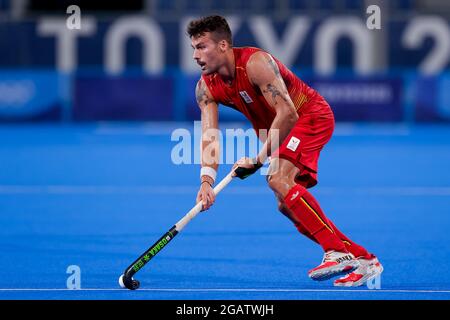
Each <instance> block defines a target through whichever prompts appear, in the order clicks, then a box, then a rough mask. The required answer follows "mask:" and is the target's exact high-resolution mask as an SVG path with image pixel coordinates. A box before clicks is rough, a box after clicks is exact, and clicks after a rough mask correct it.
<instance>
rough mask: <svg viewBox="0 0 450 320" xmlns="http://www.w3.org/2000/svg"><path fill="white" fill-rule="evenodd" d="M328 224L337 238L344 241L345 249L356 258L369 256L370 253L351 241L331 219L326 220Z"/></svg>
mask: <svg viewBox="0 0 450 320" xmlns="http://www.w3.org/2000/svg"><path fill="white" fill-rule="evenodd" d="M328 223H329V226H330V227H331V228H332V229H333V230H334V232H335V233H336V235H337V236H338V237H339V239H341V240H342V242H344V244H345V247H346V248H347V250H348V251H349V252H350V253H351V254H353V255H354V256H355V257H356V258H358V257H367V258H368V257H371V256H372V255H371V254H370V253H369V252H368V251H367V250H366V249H365V248H364V247H362V246H360V245H359V244H357V243H355V242H353V241H352V240H350V239H349V238H347V236H346V235H345V234H343V233H342V232H341V231H340V230H339V229H338V228H337V227H336V226H335V225H334V224H333V222H332V221H331V220H328Z"/></svg>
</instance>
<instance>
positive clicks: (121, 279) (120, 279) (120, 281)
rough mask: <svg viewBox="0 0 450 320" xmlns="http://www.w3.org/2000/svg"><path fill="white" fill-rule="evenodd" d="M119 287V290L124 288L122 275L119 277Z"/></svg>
mask: <svg viewBox="0 0 450 320" xmlns="http://www.w3.org/2000/svg"><path fill="white" fill-rule="evenodd" d="M119 286H120V287H121V288H125V284H124V283H123V274H122V275H121V276H120V277H119Z"/></svg>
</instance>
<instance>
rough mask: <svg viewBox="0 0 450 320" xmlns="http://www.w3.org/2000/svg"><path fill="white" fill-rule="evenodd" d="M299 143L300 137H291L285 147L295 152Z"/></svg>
mask: <svg viewBox="0 0 450 320" xmlns="http://www.w3.org/2000/svg"><path fill="white" fill-rule="evenodd" d="M299 144H300V139H298V138H296V137H291V140H289V143H288V145H287V147H286V148H288V149H289V150H292V151H294V152H295V150H297V148H298V145H299Z"/></svg>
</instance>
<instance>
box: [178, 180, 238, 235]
mask: <svg viewBox="0 0 450 320" xmlns="http://www.w3.org/2000/svg"><path fill="white" fill-rule="evenodd" d="M232 179H233V171H232V172H230V173H229V174H228V175H227V176H226V177H225V178H223V179H222V181H220V182H219V184H217V185H216V186H215V187H214V194H215V195H216V196H217V195H218V194H219V192H220V191H222V189H223V188H225V187H226V186H227V184H229V183H230V182H231V180H232ZM201 210H202V202H201V201H200V202H199V203H197V204H196V205H195V206H194V207H193V208H192V209H191V210H190V211H189V212H188V213H187V214H186V215H185V216H184V217H183V218H181V220H180V221H178V222H177V223H176V224H175V228H176V229H177V231H178V232H180V231H181V230H182V229H183V228H184V227H185V226H186V225H187V224H188V223H189V221H191V220H192V219H193V218H194V217H195V216H196V215H197V214H198V213H199V212H200V211H201Z"/></svg>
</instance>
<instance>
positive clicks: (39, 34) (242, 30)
mask: <svg viewBox="0 0 450 320" xmlns="http://www.w3.org/2000/svg"><path fill="white" fill-rule="evenodd" d="M70 5H78V6H79V8H80V10H81V15H80V17H81V20H80V21H81V23H80V28H79V29H70V28H69V27H68V25H67V23H68V19H70V17H71V16H72V12H69V13H67V12H66V11H67V8H68V7H69V6H70ZM371 5H377V6H378V7H379V8H380V11H379V12H378V13H379V15H378V16H377V11H376V10H375V11H373V10H371V9H369V8H370V6H371ZM213 13H219V14H222V15H225V16H226V17H227V18H229V22H230V25H231V28H232V30H233V33H234V45H235V46H257V47H261V48H263V49H265V50H268V51H269V52H270V53H272V54H273V55H274V56H276V57H277V58H279V59H280V60H281V61H282V62H283V63H284V64H286V65H287V66H288V67H290V68H291V69H292V70H293V71H294V72H296V73H297V74H298V75H299V76H300V77H301V78H302V79H304V80H305V81H306V82H307V83H308V84H310V85H311V86H313V87H314V88H315V89H317V90H318V91H319V93H321V94H322V95H323V96H325V98H326V99H327V100H328V101H329V103H330V105H331V106H332V107H333V109H334V111H335V113H336V120H337V121H376V122H406V123H412V122H430V121H432V122H435V121H438V122H448V121H450V110H449V109H450V107H449V105H450V97H449V93H448V88H449V84H450V80H449V79H450V73H449V65H450V24H449V17H450V3H449V2H448V1H437V0H397V1H379V0H378V1H364V0H357V1H356V0H340V1H306V0H282V1H272V0H263V1H240V0H230V1H226V2H223V1H209V0H200V1H182V0H167V1H162V0H133V1H126V2H123V3H120V4H119V3H118V4H109V3H108V4H107V5H106V4H104V3H102V2H101V1H42V0H41V1H37V0H34V1H33V0H18V1H12V0H2V1H1V5H0V47H1V54H0V121H2V122H4V121H6V122H15V121H17V122H22V121H58V122H61V121H62V122H70V121H99V120H143V121H151V120H166V121H171V120H175V121H185V120H193V119H199V112H198V110H197V106H196V103H195V96H194V90H195V84H196V81H197V79H198V78H199V70H198V67H197V66H196V65H195V64H194V63H193V61H192V49H191V47H190V42H189V39H188V37H187V36H186V34H185V28H186V25H187V23H188V21H189V20H190V19H192V18H195V17H199V16H203V15H208V14H213ZM374 17H375V18H376V17H378V18H379V19H380V23H379V27H380V28H379V29H377V27H376V23H375V24H374V23H373V22H374V20H373V19H374ZM221 119H222V120H224V121H228V120H229V121H236V120H241V119H243V118H242V117H241V116H240V115H238V114H236V112H234V111H233V110H227V109H226V108H221Z"/></svg>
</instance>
